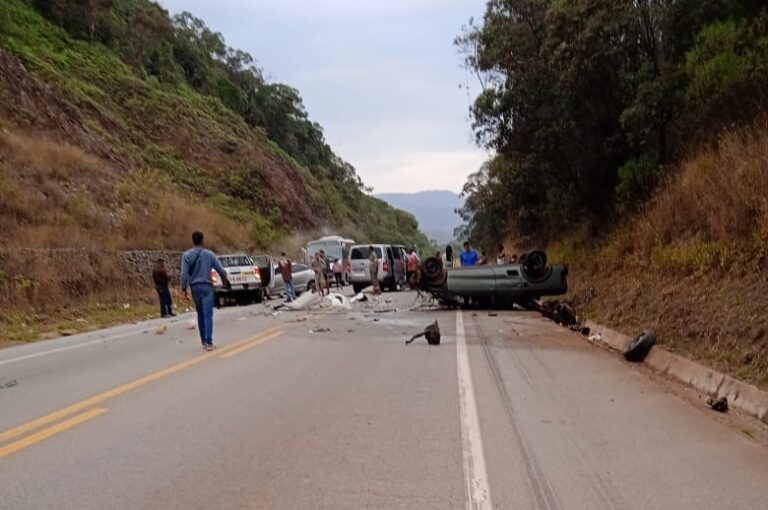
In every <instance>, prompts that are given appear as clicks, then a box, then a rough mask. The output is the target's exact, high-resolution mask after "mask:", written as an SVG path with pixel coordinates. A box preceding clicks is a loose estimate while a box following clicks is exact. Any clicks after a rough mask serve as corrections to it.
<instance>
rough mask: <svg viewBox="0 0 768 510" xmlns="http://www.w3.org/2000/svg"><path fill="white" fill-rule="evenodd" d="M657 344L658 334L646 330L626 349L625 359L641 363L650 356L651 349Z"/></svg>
mask: <svg viewBox="0 0 768 510" xmlns="http://www.w3.org/2000/svg"><path fill="white" fill-rule="evenodd" d="M655 344H656V333H654V332H653V331H652V330H650V329H649V330H646V331H643V332H642V333H640V334H639V335H637V336H636V337H635V339H634V340H632V341H631V342H630V343H629V345H628V346H627V348H626V349H624V359H626V360H627V361H631V362H633V363H640V362H641V361H643V360H644V359H645V357H646V356H648V353H649V352H650V351H651V347H653V346H654V345H655Z"/></svg>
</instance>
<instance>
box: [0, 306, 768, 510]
mask: <svg viewBox="0 0 768 510" xmlns="http://www.w3.org/2000/svg"><path fill="white" fill-rule="evenodd" d="M384 297H385V298H391V299H394V301H393V302H391V303H387V302H385V301H384V300H383V298H382V300H381V301H380V302H379V303H378V305H375V306H374V305H371V304H370V303H369V304H368V305H363V304H356V305H355V308H354V310H353V311H352V312H346V313H338V314H333V313H318V314H308V313H297V312H286V313H282V314H279V315H271V314H270V313H269V311H268V309H267V308H266V307H264V306H262V305H254V306H251V307H240V308H230V309H226V310H224V311H222V312H217V320H216V325H215V332H214V333H215V341H216V342H217V343H218V349H217V350H216V351H214V352H211V353H205V352H203V351H201V350H200V349H199V344H198V340H197V331H195V330H190V329H188V328H189V322H191V321H192V316H191V315H189V314H186V315H183V316H180V317H179V318H177V319H175V320H173V321H162V322H161V321H160V320H157V321H152V322H148V323H142V324H135V325H128V326H122V327H118V328H113V329H110V330H104V331H99V332H94V333H88V334H83V335H77V336H73V337H67V338H62V339H58V340H52V341H47V342H41V343H37V344H31V345H25V346H20V347H14V348H9V349H6V350H3V351H0V388H2V389H0V508H2V509H8V510H23V509H35V510H37V509H42V508H54V509H78V510H86V509H107V508H110V509H171V508H173V509H175V508H178V509H210V508H216V509H272V508H274V509H293V508H296V509H313V508H328V509H347V508H349V509H361V508H409V509H410V508H414V509H429V508H434V509H452V508H457V509H461V508H501V509H515V510H516V509H616V510H625V509H642V510H648V509H687V508H691V509H697V510H705V509H718V510H720V509H724V508H728V509H745V510H746V509H764V508H768V503H767V502H768V483H766V482H768V449H766V448H765V446H763V445H761V444H758V443H757V442H755V441H753V440H751V439H750V438H749V437H747V436H746V435H745V434H743V433H742V432H741V431H740V430H738V429H736V428H733V427H731V426H729V425H728V424H725V423H723V422H721V421H718V420H715V419H713V417H712V416H710V415H709V414H708V413H711V412H709V411H706V410H702V409H701V408H698V407H695V406H694V405H692V404H691V403H690V402H688V401H687V400H685V399H681V398H679V397H677V396H675V395H674V394H672V393H670V392H669V391H667V390H666V389H665V387H664V386H663V385H660V384H659V383H658V382H654V380H652V379H650V378H649V377H647V376H646V375H644V374H643V373H641V372H639V371H637V370H636V369H634V368H631V367H629V366H628V365H626V364H625V363H623V362H622V361H620V360H619V359H618V357H617V356H616V355H614V354H612V353H609V352H606V351H604V350H601V349H599V348H596V347H594V346H592V345H590V344H589V343H588V342H586V341H585V340H584V339H582V338H581V337H579V336H577V335H575V334H572V333H570V332H568V331H565V330H563V329H560V328H557V327H555V326H554V325H552V324H551V323H548V322H546V321H544V320H543V319H541V318H540V317H538V316H536V315H534V314H530V313H527V312H519V311H517V312H499V313H498V314H497V315H495V316H489V314H488V313H487V312H480V311H478V312H471V311H464V312H455V311H434V310H429V311H409V310H410V308H411V307H412V306H413V304H414V297H415V296H414V295H413V294H410V293H401V294H385V296H384ZM385 309H397V311H394V312H392V311H390V312H384V313H376V311H382V310H385ZM435 319H437V320H439V323H440V327H441V329H442V333H443V342H442V345H440V346H428V345H427V344H426V342H424V341H423V339H420V340H417V341H416V342H414V343H413V344H412V345H410V346H408V347H406V346H405V345H404V340H405V339H406V338H408V337H409V336H410V335H411V334H413V333H414V332H415V331H419V330H420V329H422V328H423V327H424V326H426V325H427V324H429V323H430V322H432V321H433V320H435ZM162 324H167V325H168V329H167V331H165V332H163V333H161V334H158V333H157V329H158V327H159V326H160V325H162ZM322 328H329V329H330V332H322V331H321V332H313V333H310V331H311V330H315V329H322ZM13 381H15V382H16V385H13Z"/></svg>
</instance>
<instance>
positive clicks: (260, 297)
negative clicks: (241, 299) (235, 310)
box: [253, 290, 264, 303]
mask: <svg viewBox="0 0 768 510" xmlns="http://www.w3.org/2000/svg"><path fill="white" fill-rule="evenodd" d="M253 300H254V301H256V302H257V303H261V302H262V301H264V293H263V292H262V291H261V290H257V291H255V292H254V293H253Z"/></svg>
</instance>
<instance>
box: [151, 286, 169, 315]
mask: <svg viewBox="0 0 768 510" xmlns="http://www.w3.org/2000/svg"><path fill="white" fill-rule="evenodd" d="M155 288H156V289H157V296H158V297H159V298H160V315H161V316H166V315H171V313H173V301H172V300H171V291H170V290H168V287H155Z"/></svg>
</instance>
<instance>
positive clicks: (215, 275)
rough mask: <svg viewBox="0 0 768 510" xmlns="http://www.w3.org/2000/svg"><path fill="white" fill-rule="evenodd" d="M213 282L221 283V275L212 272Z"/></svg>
mask: <svg viewBox="0 0 768 510" xmlns="http://www.w3.org/2000/svg"><path fill="white" fill-rule="evenodd" d="M211 281H212V282H213V283H216V282H218V281H219V274H218V273H217V272H216V271H211Z"/></svg>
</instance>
